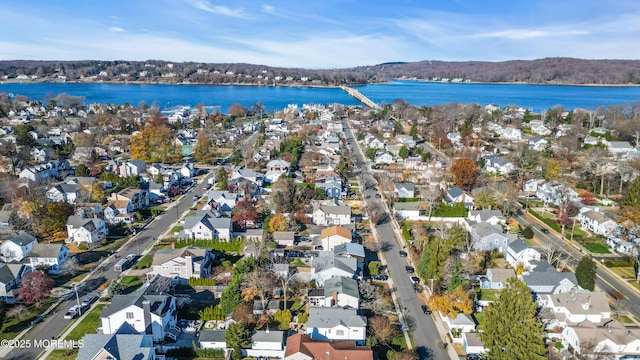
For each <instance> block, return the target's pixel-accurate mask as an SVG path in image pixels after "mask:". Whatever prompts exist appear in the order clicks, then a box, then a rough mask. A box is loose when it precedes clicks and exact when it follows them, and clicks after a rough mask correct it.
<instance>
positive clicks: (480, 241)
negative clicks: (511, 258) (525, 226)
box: [469, 222, 517, 253]
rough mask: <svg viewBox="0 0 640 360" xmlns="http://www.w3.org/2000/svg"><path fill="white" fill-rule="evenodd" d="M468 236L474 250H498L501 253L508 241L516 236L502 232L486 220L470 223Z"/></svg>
mask: <svg viewBox="0 0 640 360" xmlns="http://www.w3.org/2000/svg"><path fill="white" fill-rule="evenodd" d="M469 236H470V237H471V244H472V245H471V246H472V248H473V249H474V250H475V251H486V250H498V251H499V252H501V253H505V252H506V251H507V245H509V242H510V241H512V240H515V239H516V238H517V235H515V234H504V233H503V232H502V229H501V228H500V227H498V226H495V225H491V224H489V223H486V222H481V223H477V224H475V225H472V226H471V227H470V228H469Z"/></svg>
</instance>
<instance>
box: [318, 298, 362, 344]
mask: <svg viewBox="0 0 640 360" xmlns="http://www.w3.org/2000/svg"><path fill="white" fill-rule="evenodd" d="M306 328H307V331H306V333H307V335H309V336H310V337H311V338H312V339H314V340H333V341H336V340H353V341H355V342H356V343H357V344H362V345H363V344H364V342H365V339H366V336H367V334H366V332H367V319H366V318H365V317H364V316H362V315H358V310H357V309H343V308H335V307H311V308H309V320H308V321H307V323H306Z"/></svg>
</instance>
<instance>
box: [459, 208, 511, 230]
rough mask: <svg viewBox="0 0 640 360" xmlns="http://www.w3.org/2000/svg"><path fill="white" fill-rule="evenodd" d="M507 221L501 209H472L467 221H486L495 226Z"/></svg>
mask: <svg viewBox="0 0 640 360" xmlns="http://www.w3.org/2000/svg"><path fill="white" fill-rule="evenodd" d="M506 221H507V219H506V218H505V217H504V215H502V212H501V211H500V210H488V209H483V210H470V211H469V215H468V216H467V222H475V223H481V222H485V223H489V224H491V225H495V226H500V225H504V224H505V223H506Z"/></svg>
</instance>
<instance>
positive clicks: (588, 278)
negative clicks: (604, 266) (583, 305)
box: [576, 255, 597, 291]
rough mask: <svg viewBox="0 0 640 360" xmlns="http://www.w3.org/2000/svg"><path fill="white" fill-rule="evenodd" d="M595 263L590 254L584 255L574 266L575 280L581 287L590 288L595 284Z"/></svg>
mask: <svg viewBox="0 0 640 360" xmlns="http://www.w3.org/2000/svg"><path fill="white" fill-rule="evenodd" d="M596 269H597V266H596V263H595V262H594V261H593V259H592V258H591V255H587V256H584V257H583V258H582V259H580V261H579V262H578V266H577V267H576V280H578V285H580V287H582V288H583V289H587V290H591V291H593V289H594V288H595V286H596Z"/></svg>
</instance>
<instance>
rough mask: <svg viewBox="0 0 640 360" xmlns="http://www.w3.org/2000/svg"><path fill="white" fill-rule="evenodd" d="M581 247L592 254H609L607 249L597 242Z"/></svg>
mask: <svg viewBox="0 0 640 360" xmlns="http://www.w3.org/2000/svg"><path fill="white" fill-rule="evenodd" d="M582 245H583V246H584V247H585V248H586V249H587V250H589V251H591V252H592V253H594V254H611V251H609V248H608V247H606V246H605V245H604V244H602V243H599V242H588V243H584V244H582Z"/></svg>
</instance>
